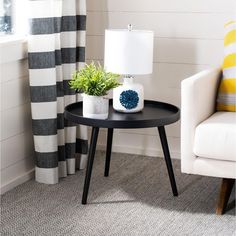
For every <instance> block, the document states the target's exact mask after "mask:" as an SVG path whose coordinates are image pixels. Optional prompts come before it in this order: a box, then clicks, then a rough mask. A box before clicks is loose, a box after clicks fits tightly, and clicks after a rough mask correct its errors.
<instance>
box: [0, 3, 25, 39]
mask: <svg viewBox="0 0 236 236" xmlns="http://www.w3.org/2000/svg"><path fill="white" fill-rule="evenodd" d="M27 2H28V0H0V36H6V35H8V36H9V35H12V36H14V35H17V36H25V35H26V34H27V32H28V19H27V16H28V4H27Z"/></svg>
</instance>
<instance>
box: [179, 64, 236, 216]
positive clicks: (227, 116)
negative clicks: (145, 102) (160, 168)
mask: <svg viewBox="0 0 236 236" xmlns="http://www.w3.org/2000/svg"><path fill="white" fill-rule="evenodd" d="M220 76H221V70H220V69H219V68H218V69H212V70H206V71H203V72H200V73H198V74H196V75H194V76H192V77H190V78H187V79H185V80H183V81H182V83H181V100H182V104H181V170H182V172H183V173H187V174H198V175H205V176H212V177H220V178H223V181H222V185H221V191H220V196H219V201H218V204H217V209H216V213H217V214H222V213H223V212H224V209H225V207H226V204H227V202H228V199H229V196H230V193H231V191H232V188H233V184H234V182H235V178H236V113H235V112H216V111H215V101H216V93H217V88H218V85H219V79H220Z"/></svg>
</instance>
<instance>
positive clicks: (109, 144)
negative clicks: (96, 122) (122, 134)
mask: <svg viewBox="0 0 236 236" xmlns="http://www.w3.org/2000/svg"><path fill="white" fill-rule="evenodd" d="M112 137H113V129H112V128H110V129H108V132H107V152H106V163H105V171H104V176H106V177H107V176H108V175H109V169H110V161H111V149H112Z"/></svg>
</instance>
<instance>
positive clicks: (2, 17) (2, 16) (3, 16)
mask: <svg viewBox="0 0 236 236" xmlns="http://www.w3.org/2000/svg"><path fill="white" fill-rule="evenodd" d="M11 32H12V0H0V35H1V34H7V33H11Z"/></svg>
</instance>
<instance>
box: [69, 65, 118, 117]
mask: <svg viewBox="0 0 236 236" xmlns="http://www.w3.org/2000/svg"><path fill="white" fill-rule="evenodd" d="M118 77H119V75H117V74H113V73H110V72H106V71H105V70H104V68H103V67H102V66H101V65H100V64H98V65H95V63H94V62H92V63H91V64H86V65H85V66H84V67H83V68H82V69H81V70H78V71H75V72H74V73H73V74H72V79H71V80H70V81H69V85H70V87H71V88H72V89H75V90H76V91H77V92H82V93H83V95H82V96H83V116H85V117H89V118H96V119H106V118H107V117H108V109H109V104H108V99H107V98H106V97H105V96H106V95H107V93H108V91H109V90H111V89H113V88H116V87H117V86H119V85H120V83H119V82H118V80H117V78H118Z"/></svg>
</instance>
